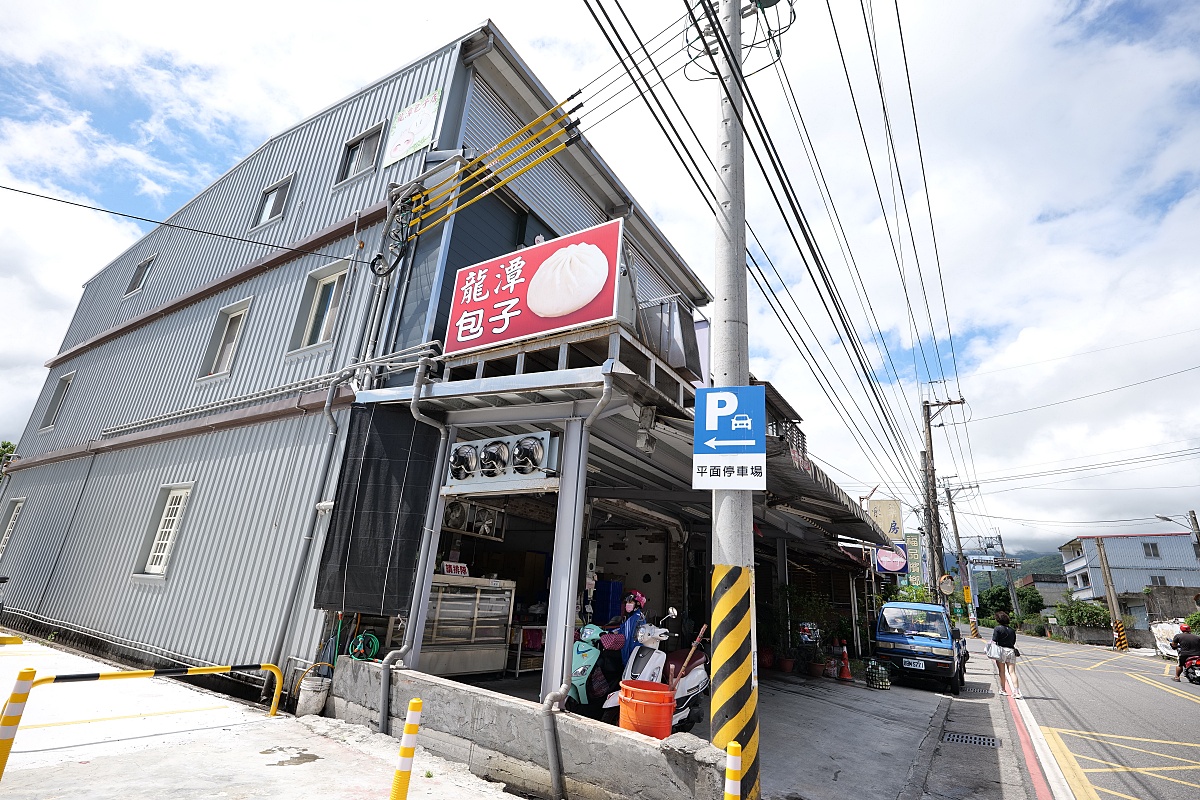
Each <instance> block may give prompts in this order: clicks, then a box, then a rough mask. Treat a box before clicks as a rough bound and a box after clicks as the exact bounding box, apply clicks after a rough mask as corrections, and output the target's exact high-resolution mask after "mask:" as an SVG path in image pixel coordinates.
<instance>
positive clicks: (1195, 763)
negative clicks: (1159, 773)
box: [1071, 733, 1200, 772]
mask: <svg viewBox="0 0 1200 800" xmlns="http://www.w3.org/2000/svg"><path fill="white" fill-rule="evenodd" d="M1071 735H1072V736H1075V737H1076V738H1078V739H1087V740H1088V741H1091V742H1098V743H1099V744H1107V745H1111V746H1112V747H1121V748H1124V749H1125V750H1134V751H1136V752H1138V753H1146V754H1147V755H1152V756H1158V757H1159V758H1169V759H1171V760H1172V761H1182V762H1183V763H1185V764H1190V765H1191V768H1193V769H1200V761H1192V760H1191V759H1190V758H1180V757H1179V756H1170V755H1167V754H1166V753H1157V752H1155V751H1153V750H1146V749H1145V748H1142V747H1134V746H1133V745H1131V744H1121V743H1120V742H1108V741H1105V740H1104V739H1100V738H1097V737H1095V736H1083V735H1081V734H1078V733H1074V734H1071ZM1079 757H1080V758H1086V759H1088V760H1089V761H1098V762H1100V763H1101V764H1108V765H1109V766H1110V767H1119V766H1121V764H1117V763H1114V762H1112V761H1105V760H1104V759H1101V758H1094V757H1092V756H1085V755H1080V756H1079ZM1130 769H1132V770H1134V771H1135V772H1136V771H1137V770H1138V769H1140V768H1139V767H1131V768H1130Z"/></svg>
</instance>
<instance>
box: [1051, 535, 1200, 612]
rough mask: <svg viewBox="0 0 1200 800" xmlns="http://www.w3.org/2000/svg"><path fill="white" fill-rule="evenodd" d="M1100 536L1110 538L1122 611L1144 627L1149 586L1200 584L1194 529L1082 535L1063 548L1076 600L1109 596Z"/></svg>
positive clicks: (1107, 542) (1199, 547) (1069, 590)
mask: <svg viewBox="0 0 1200 800" xmlns="http://www.w3.org/2000/svg"><path fill="white" fill-rule="evenodd" d="M1097 539H1104V551H1105V554H1106V555H1107V556H1108V565H1109V570H1110V571H1111V572H1112V579H1113V589H1114V590H1115V591H1116V594H1117V598H1118V600H1119V603H1120V608H1121V611H1122V613H1124V614H1128V615H1130V616H1132V617H1133V618H1134V619H1135V620H1136V627H1138V628H1143V629H1145V628H1148V614H1147V606H1146V594H1145V592H1144V591H1143V590H1144V589H1145V588H1147V587H1153V586H1176V587H1179V586H1200V543H1197V542H1196V541H1195V537H1194V534H1192V533H1190V532H1186V531H1180V532H1179V533H1152V534H1127V535H1120V534H1118V535H1111V536H1080V537H1079V538H1077V539H1072V540H1071V541H1069V542H1067V543H1066V544H1064V545H1063V546H1062V547H1060V548H1058V549H1059V552H1061V553H1062V557H1063V572H1064V573H1065V575H1066V579H1067V594H1068V596H1070V597H1071V598H1073V599H1075V600H1095V601H1102V600H1103V599H1104V597H1105V588H1104V573H1103V572H1102V570H1101V568H1100V554H1099V550H1098V549H1097V547H1096V540H1097Z"/></svg>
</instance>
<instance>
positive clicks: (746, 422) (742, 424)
mask: <svg viewBox="0 0 1200 800" xmlns="http://www.w3.org/2000/svg"><path fill="white" fill-rule="evenodd" d="M753 427H754V424H753V423H752V422H751V421H750V415H749V414H737V415H735V416H734V418H733V429H734V430H735V431H736V430H747V431H748V430H751V429H752V428H753Z"/></svg>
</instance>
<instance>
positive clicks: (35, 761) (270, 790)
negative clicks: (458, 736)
mask: <svg viewBox="0 0 1200 800" xmlns="http://www.w3.org/2000/svg"><path fill="white" fill-rule="evenodd" d="M24 667H33V668H34V669H36V670H37V673H38V675H39V676H47V675H55V674H64V673H72V672H98V671H99V672H108V671H112V670H114V669H115V668H114V667H113V666H111V665H109V664H105V663H101V662H99V661H95V660H92V659H88V658H83V657H80V656H77V655H73V654H71V653H67V652H63V651H60V650H56V649H53V648H51V647H46V646H42V645H40V644H35V643H29V642H27V643H25V644H22V645H8V646H0V693H2V694H3V696H4V699H7V698H8V695H9V693H10V692H11V691H12V685H13V681H14V680H15V678H16V674H17V672H18V671H19V670H20V669H22V668H24ZM418 741H420V740H419V738H418ZM399 744H400V743H399V740H397V739H393V738H391V737H389V736H384V735H381V734H377V733H372V732H371V731H369V730H368V729H366V728H364V727H362V726H358V725H349V724H346V723H343V722H341V721H339V720H332V719H325V718H321V717H303V718H301V719H299V720H297V719H295V718H293V717H291V716H289V715H286V714H283V713H281V714H280V715H279V716H277V717H274V718H272V717H269V716H267V712H266V710H264V709H262V708H259V707H257V706H252V705H249V704H246V703H242V702H240V701H238V700H235V699H233V698H229V697H225V696H224V695H220V694H216V693H213V692H209V691H205V690H203V689H197V688H194V687H191V686H188V685H186V684H184V683H181V682H179V681H176V680H172V679H169V678H148V679H144V680H130V681H100V682H87V683H67V684H58V685H49V686H40V687H38V688H36V689H34V690H33V692H32V693H31V694H30V697H29V702H28V704H27V705H26V710H25V714H24V716H23V718H22V720H21V727H20V729H19V731H18V733H17V737H16V740H15V742H14V747H13V752H12V755H11V756H10V758H9V761H8V768H7V769H6V770H5V773H4V778H3V782H2V783H0V794H2V796H3V797H5V798H20V799H21V800H26V799H28V800H35V798H36V800H52V799H57V798H63V799H64V800H65V798H87V800H110V799H111V800H118V799H119V800H161V799H162V798H218V797H220V798H280V797H321V798H325V799H327V800H343V799H344V800H362V799H363V798H373V797H379V798H382V797H386V796H387V795H388V792H389V790H390V788H391V784H392V776H393V774H394V771H395V765H396V757H397V754H398V752H399ZM412 774H413V778H412V786H411V789H410V791H409V797H411V798H433V799H434V800H457V799H458V798H462V797H472V798H484V799H485V800H489V799H492V798H496V799H498V798H509V800H511V799H512V797H513V795H510V794H506V793H505V792H504V787H503V785H502V784H498V783H491V782H489V781H485V780H482V779H480V778H477V777H475V776H474V775H472V774H471V773H470V772H469V771H468V770H467V768H466V766H464V765H462V764H456V763H453V762H449V761H445V760H443V759H441V758H438V757H436V756H433V755H430V754H429V753H426V752H425V751H424V750H423V749H422V748H421V747H419V746H418V748H417V754H416V758H415V760H414V763H413V773H412Z"/></svg>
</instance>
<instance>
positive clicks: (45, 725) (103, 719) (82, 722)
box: [21, 706, 234, 731]
mask: <svg viewBox="0 0 1200 800" xmlns="http://www.w3.org/2000/svg"><path fill="white" fill-rule="evenodd" d="M226 708H234V706H205V707H204V708H181V709H179V710H178V711H150V712H147V713H145V714H123V715H121V716H119V717H95V718H93V719H73V720H67V721H65V722H41V723H38V724H36V725H22V726H21V730H23V731H24V730H29V729H30V728H58V727H61V726H63V725H85V724H87V723H89V722H112V721H114V720H118V719H141V718H142V717H167V716H171V715H172V714H195V713H198V712H200V711H220V710H222V709H226Z"/></svg>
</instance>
